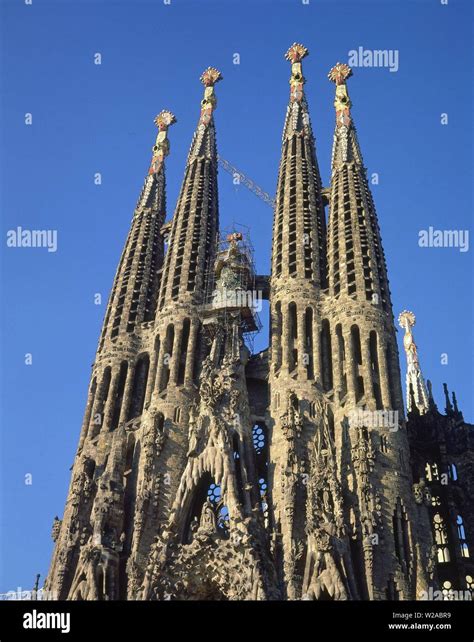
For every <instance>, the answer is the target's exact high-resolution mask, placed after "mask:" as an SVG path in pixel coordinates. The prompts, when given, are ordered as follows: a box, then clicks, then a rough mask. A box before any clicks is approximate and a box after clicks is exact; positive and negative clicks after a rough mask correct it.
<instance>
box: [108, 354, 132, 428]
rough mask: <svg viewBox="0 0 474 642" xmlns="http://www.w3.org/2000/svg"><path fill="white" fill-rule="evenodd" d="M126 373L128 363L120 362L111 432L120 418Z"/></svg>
mask: <svg viewBox="0 0 474 642" xmlns="http://www.w3.org/2000/svg"><path fill="white" fill-rule="evenodd" d="M127 372H128V363H127V361H122V363H121V364H120V372H119V375H118V384H117V391H116V393H115V402H114V410H113V414H112V422H111V424H110V430H111V431H112V430H115V429H116V428H117V426H118V422H119V418H120V410H121V408H122V400H123V393H124V390H125V382H126V380H127Z"/></svg>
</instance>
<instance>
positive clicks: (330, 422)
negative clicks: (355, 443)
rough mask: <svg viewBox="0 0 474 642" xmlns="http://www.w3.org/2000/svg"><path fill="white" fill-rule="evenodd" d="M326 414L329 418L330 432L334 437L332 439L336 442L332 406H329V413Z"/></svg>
mask: <svg viewBox="0 0 474 642" xmlns="http://www.w3.org/2000/svg"><path fill="white" fill-rule="evenodd" d="M326 414H327V420H328V427H329V434H330V435H331V439H332V441H333V443H334V438H335V434H334V413H333V411H332V408H331V406H329V405H328V406H327V413H326Z"/></svg>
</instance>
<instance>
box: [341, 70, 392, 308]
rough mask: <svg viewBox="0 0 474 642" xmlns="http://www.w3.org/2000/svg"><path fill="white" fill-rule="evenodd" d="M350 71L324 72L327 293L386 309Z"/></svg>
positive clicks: (379, 246) (383, 274)
mask: <svg viewBox="0 0 474 642" xmlns="http://www.w3.org/2000/svg"><path fill="white" fill-rule="evenodd" d="M351 75H352V70H351V68H350V67H348V66H347V65H345V64H341V63H337V64H336V65H335V67H333V68H332V69H331V71H330V72H329V74H328V77H329V79H330V80H331V81H332V82H334V83H335V85H336V97H335V101H334V107H335V110H336V128H335V132H334V143H333V152H332V175H331V201H330V202H331V216H330V219H329V242H328V263H329V286H330V293H331V294H332V295H334V296H335V297H339V296H343V295H344V294H346V295H349V296H351V297H352V298H355V299H358V300H360V299H366V300H367V301H371V302H372V303H373V304H374V305H376V306H380V307H381V308H382V309H383V310H384V311H385V312H389V313H390V312H391V303H390V292H389V287H388V279H387V269H386V265H385V257H384V252H383V248H382V241H381V238H380V230H379V226H378V222H377V215H376V212H375V206H374V202H373V199H372V194H371V192H370V189H369V185H368V182H367V176H366V170H365V167H364V164H363V161H362V154H361V152H360V148H359V143H358V140H357V133H356V129H355V126H354V121H353V119H352V115H351V111H350V109H351V104H352V103H351V101H350V98H349V94H348V92H347V86H346V80H347V79H348V78H349V77H350V76H351Z"/></svg>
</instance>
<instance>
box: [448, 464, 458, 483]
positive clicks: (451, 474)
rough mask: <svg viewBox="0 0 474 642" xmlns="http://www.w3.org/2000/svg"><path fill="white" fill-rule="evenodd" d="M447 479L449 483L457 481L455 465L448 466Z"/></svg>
mask: <svg viewBox="0 0 474 642" xmlns="http://www.w3.org/2000/svg"><path fill="white" fill-rule="evenodd" d="M448 477H449V479H450V480H451V481H457V480H458V469H457V467H456V464H448Z"/></svg>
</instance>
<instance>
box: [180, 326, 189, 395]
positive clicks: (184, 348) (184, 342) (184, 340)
mask: <svg viewBox="0 0 474 642" xmlns="http://www.w3.org/2000/svg"><path fill="white" fill-rule="evenodd" d="M190 328H191V321H190V320H189V319H185V320H184V321H183V331H182V334H181V347H180V351H179V366H178V381H177V383H178V385H181V384H182V383H184V374H185V372H186V357H187V354H188V342H189V331H190Z"/></svg>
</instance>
